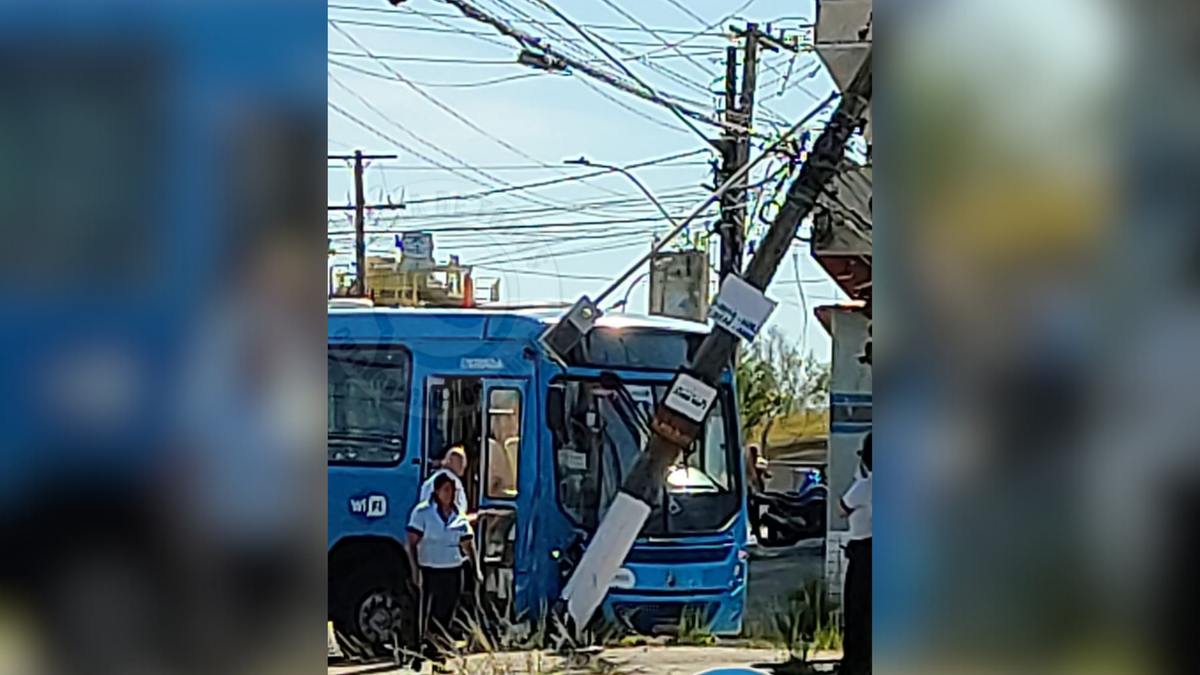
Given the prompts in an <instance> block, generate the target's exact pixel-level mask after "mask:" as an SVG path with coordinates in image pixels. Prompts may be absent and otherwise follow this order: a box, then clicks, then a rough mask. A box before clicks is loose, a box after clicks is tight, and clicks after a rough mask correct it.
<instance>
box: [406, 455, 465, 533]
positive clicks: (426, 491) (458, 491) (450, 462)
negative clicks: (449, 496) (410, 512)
mask: <svg viewBox="0 0 1200 675" xmlns="http://www.w3.org/2000/svg"><path fill="white" fill-rule="evenodd" d="M442 474H447V475H449V476H450V478H452V479H453V480H454V506H455V508H457V509H458V512H459V513H461V514H462V515H463V516H466V515H467V510H468V509H467V491H466V490H465V489H463V484H462V477H463V476H465V475H467V452H466V451H465V450H463V448H462V446H455V447H453V448H450V449H449V450H447V451H446V456H445V457H443V458H442V466H441V468H440V469H438V470H437V471H434V472H433V475H431V476H430V477H429V478H428V479H426V480H425V482H424V483H422V484H421V494H420V498H419V499H418V500H417V501H418V502H427V501H429V499H430V498H431V497H432V496H433V483H434V481H435V480H436V479H437V477H438V476H440V475H442Z"/></svg>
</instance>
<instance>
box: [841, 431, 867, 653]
mask: <svg viewBox="0 0 1200 675" xmlns="http://www.w3.org/2000/svg"><path fill="white" fill-rule="evenodd" d="M858 454H859V456H860V457H861V460H860V462H859V466H858V472H857V473H856V474H855V477H854V483H853V484H852V485H851V486H850V489H849V490H847V491H846V494H845V495H843V496H842V501H841V509H842V514H843V515H844V516H846V517H847V518H849V520H850V543H849V544H848V545H847V546H846V557H847V558H848V559H849V567H848V568H847V570H846V586H845V588H844V590H843V593H842V602H843V606H844V608H845V609H844V613H845V620H846V629H845V633H844V637H843V641H842V642H843V650H842V653H843V655H842V667H841V670H840V671H839V675H861V674H862V673H870V672H871V434H870V433H869V432H868V433H867V436H866V438H864V439H863V444H862V449H861V450H859V451H858Z"/></svg>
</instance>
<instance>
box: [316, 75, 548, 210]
mask: <svg viewBox="0 0 1200 675" xmlns="http://www.w3.org/2000/svg"><path fill="white" fill-rule="evenodd" d="M329 78H330V79H331V80H333V82H334V84H337V85H338V86H339V87H341V88H342V89H343V90H344V91H346V92H347V93H349V94H350V95H351V96H354V97H355V98H356V99H358V100H359V102H361V103H362V104H363V105H365V106H366V107H367V109H369V110H371V111H372V112H374V113H375V114H376V115H379V116H380V117H381V118H383V119H385V120H387V121H388V123H389V124H391V125H392V126H394V127H396V128H397V129H399V130H400V131H402V132H403V133H405V134H406V135H408V136H409V137H410V138H412V139H413V140H414V141H416V142H417V143H420V144H421V145H423V146H425V147H428V148H430V149H431V150H433V151H434V152H436V153H438V154H441V155H443V156H445V157H448V158H450V159H451V161H454V162H457V163H458V164H459V165H460V166H461V168H455V167H451V166H449V165H447V164H444V163H442V162H439V161H438V160H436V159H433V158H432V157H430V156H428V155H426V154H424V153H422V152H420V151H418V150H415V149H413V148H412V147H411V146H409V145H407V144H405V143H403V142H401V141H399V140H397V139H396V138H394V137H392V136H390V135H388V134H385V133H383V132H381V131H379V130H378V129H376V128H375V127H373V126H371V125H370V124H368V123H367V122H365V121H363V120H361V119H359V118H358V117H356V116H354V115H353V114H351V113H350V112H348V111H346V110H344V109H342V108H341V107H340V106H337V105H336V104H334V103H333V102H332V101H330V102H329V107H330V108H333V109H334V110H335V111H336V112H338V113H339V114H341V115H342V116H343V117H345V118H346V119H348V120H350V121H351V122H354V123H355V124H357V125H358V126H360V127H362V128H363V129H366V130H367V131H368V132H370V133H372V134H374V135H376V136H378V137H380V138H382V139H383V140H385V141H388V142H389V143H392V144H394V145H395V146H396V147H398V148H400V149H402V150H404V151H405V152H408V153H410V154H412V155H413V156H415V157H418V158H420V159H421V160H423V161H425V162H428V163H429V164H433V165H434V166H437V167H439V168H441V169H444V170H446V171H450V172H452V173H454V174H455V175H458V176H460V177H461V178H463V179H464V180H467V181H470V182H472V183H475V184H476V185H482V186H483V187H492V185H493V184H495V183H499V184H502V185H509V183H506V182H505V181H503V180H501V179H499V178H495V177H493V176H491V175H490V174H488V173H486V172H485V171H481V170H479V169H476V168H472V167H471V166H469V165H468V164H467V163H466V162H464V161H462V160H460V159H458V158H457V157H455V156H454V155H451V154H450V153H448V152H446V151H445V150H442V149H441V148H440V147H438V146H436V145H434V144H433V143H430V142H429V141H427V140H425V139H424V138H421V137H420V136H418V135H417V134H415V133H413V132H412V131H410V130H409V129H408V128H407V127H405V126H404V125H402V124H400V123H399V122H397V121H396V120H394V119H392V118H391V117H389V116H387V115H384V114H383V112H382V111H380V110H379V109H378V108H376V107H375V106H374V105H373V104H372V103H371V102H370V101H369V100H367V99H366V97H364V96H362V95H361V94H359V93H358V92H356V91H354V89H353V88H352V87H350V86H348V85H346V84H345V83H343V82H342V81H341V80H339V79H338V78H337V77H336V76H335V75H334V74H333V73H329ZM466 172H473V173H476V174H479V175H481V176H483V177H485V178H487V179H489V180H491V181H493V183H492V184H489V183H485V182H482V181H480V180H479V179H477V178H474V177H471V176H468V175H465V173H466ZM515 197H516V198H518V199H521V200H523V201H528V202H530V203H533V204H539V205H543V206H544V205H547V204H549V203H550V202H546V201H544V200H541V199H535V198H532V197H527V196H525V195H515Z"/></svg>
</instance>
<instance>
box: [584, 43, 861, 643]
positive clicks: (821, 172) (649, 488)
mask: <svg viewBox="0 0 1200 675" xmlns="http://www.w3.org/2000/svg"><path fill="white" fill-rule="evenodd" d="M871 83H872V77H871V52H870V51H868V53H867V58H866V60H865V61H864V62H863V64H862V66H861V67H860V68H859V71H858V73H857V74H856V75H855V77H854V79H853V81H852V82H851V83H850V85H849V86H848V87H847V88H846V90H845V91H844V92H843V95H842V100H841V102H840V103H839V104H838V107H837V109H836V110H835V111H834V113H833V117H832V119H831V120H830V121H829V124H828V125H827V126H826V127H825V130H824V131H823V132H822V133H821V136H820V138H818V139H817V142H816V145H815V146H814V148H813V151H812V153H811V154H810V155H809V157H808V160H807V161H806V162H805V163H804V165H803V167H802V168H801V170H800V172H799V174H798V175H797V177H796V179H795V180H794V181H793V182H792V184H791V186H790V187H789V189H788V193H787V200H786V202H785V203H784V205H783V207H782V208H781V209H780V211H779V214H778V215H777V216H776V217H775V220H774V221H773V222H772V223H771V227H770V229H769V230H768V231H767V234H766V235H765V236H764V237H763V240H762V242H761V244H760V246H759V247H758V249H757V251H756V252H755V254H754V257H753V258H752V259H751V260H750V264H749V265H748V266H747V268H746V271H745V274H744V276H743V278H742V280H743V281H745V282H746V283H748V284H749V285H750V286H753V287H754V288H755V289H758V290H759V291H762V290H764V289H766V287H767V286H768V285H769V284H770V282H771V279H772V277H774V275H775V271H776V270H777V269H778V267H779V264H780V262H782V260H783V257H784V255H785V253H786V252H787V250H788V248H789V247H790V246H791V242H792V239H793V237H794V236H795V234H796V229H797V228H798V227H799V225H800V221H801V220H802V219H803V218H804V217H805V216H807V215H808V214H809V213H810V212H811V211H812V209H813V207H814V205H815V204H816V203H817V198H818V196H819V195H820V194H821V193H822V191H823V190H824V189H825V187H826V186H827V185H828V184H829V183H830V182H831V181H832V180H833V178H834V176H835V175H836V173H837V171H838V167H839V165H840V164H841V160H842V158H843V157H844V156H845V151H846V143H847V142H848V141H849V140H850V136H851V135H852V134H853V133H854V130H855V129H856V128H858V127H859V126H861V124H862V123H863V120H864V118H865V115H866V112H867V108H868V106H869V104H870V98H871ZM739 339H740V338H739V337H738V336H736V335H734V334H733V333H730V332H729V331H727V330H725V329H724V328H722V327H715V328H714V329H713V331H712V332H711V333H710V334H709V335H708V336H707V337H705V339H704V341H703V342H701V344H700V346H699V348H698V349H697V350H696V353H695V355H694V356H693V358H692V361H691V364H690V366H689V367H688V368H687V369H686V370H685V371H684V372H682V373H680V375H679V378H677V380H676V381H677V382H679V381H681V378H684V377H687V378H691V379H692V380H699V381H700V382H701V383H703V385H702V386H707V387H709V388H711V389H716V388H717V386H718V383H719V382H720V378H721V375H722V373H723V372H724V371H725V369H726V368H727V367H728V366H729V363H730V361H731V359H732V357H733V354H734V352H735V350H736V348H737V345H738V341H739ZM669 398H670V394H668V396H667V397H666V398H664V400H663V401H660V402H659V404H658V406H657V408H656V410H655V413H654V419H653V421H652V423H651V434H650V438H649V440H648V441H647V444H646V448H645V451H644V452H643V453H642V454H641V456H640V457H639V458H638V462H637V464H636V465H635V466H634V468H633V470H632V471H631V472H630V473H629V474H628V475H627V476H626V479H625V481H624V483H623V484H622V486H621V489H620V491H619V492H618V494H617V497H616V499H615V500H614V501H613V503H612V505H611V506H610V508H609V511H608V513H607V514H606V515H605V517H604V519H603V520H602V521H601V523H600V525H599V527H598V528H597V530H596V533H595V536H594V537H593V539H592V541H591V543H590V544H589V545H588V547H587V550H586V551H585V553H584V556H583V558H582V559H581V560H580V562H579V565H578V567H577V568H576V570H575V572H574V574H573V575H572V576H571V579H570V580H569V581H568V583H567V586H566V588H564V589H563V594H562V598H563V600H564V602H565V603H566V609H567V611H568V613H569V615H570V618H571V619H572V620H573V621H574V624H575V626H576V627H577V628H582V627H584V626H586V625H587V623H588V622H589V621H590V620H591V617H592V616H593V615H594V614H595V611H596V609H597V608H598V607H599V606H600V603H601V602H602V601H603V600H604V596H605V595H606V594H607V592H608V588H609V584H610V583H611V582H612V579H613V577H614V575H615V574H616V572H617V570H618V569H619V567H620V565H621V564H622V562H623V561H624V559H625V557H626V556H627V555H628V553H629V550H630V548H632V546H633V542H634V540H635V538H636V537H637V534H638V533H639V532H640V531H641V529H642V526H643V525H645V522H646V519H647V517H648V516H649V514H650V512H651V510H652V506H651V505H653V504H655V503H657V501H658V500H659V499H660V498H661V496H662V491H663V485H664V483H665V481H666V476H667V472H668V470H669V468H670V467H671V465H672V464H674V463H675V462H676V461H677V460H678V458H679V455H680V453H681V452H683V450H684V449H686V448H687V447H688V446H689V445H690V444H691V443H692V441H693V440H694V439H695V438H696V435H697V433H698V432H699V431H700V428H701V425H702V424H703V416H695V417H692V418H689V417H688V416H685V414H683V413H681V412H676V411H674V410H672V409H671V408H669V407H668V406H667V405H666V402H667V400H669ZM697 419H699V420H700V421H696V420H697Z"/></svg>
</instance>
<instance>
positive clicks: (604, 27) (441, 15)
mask: <svg viewBox="0 0 1200 675" xmlns="http://www.w3.org/2000/svg"><path fill="white" fill-rule="evenodd" d="M328 7H329V9H337V10H344V11H357V12H363V13H370V14H389V13H392V12H393V10H391V9H387V8H385V7H355V6H353V5H329V6H328ZM402 9H404V10H405V11H407V12H409V13H410V14H414V15H417V16H422V17H426V18H431V19H435V18H436V19H461V18H463V16H462V15H461V14H453V13H448V12H429V11H421V10H417V9H411V8H407V7H405V8H402ZM513 21H514V22H519V23H527V22H531V20H530V19H514V20H513ZM542 24H543V25H550V26H554V25H558V26H561V25H563V24H561V23H559V22H555V21H546V22H542ZM580 25H582V26H583V27H584V28H587V29H588V30H600V31H613V32H641V29H639V28H634V27H632V26H621V25H613V24H599V23H586V24H580ZM655 30H656V31H658V32H660V33H664V34H669V33H676V34H681V35H686V34H690V33H691V31H689V30H686V29H682V28H656V29H655ZM714 35H716V36H722V35H723V33H714Z"/></svg>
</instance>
